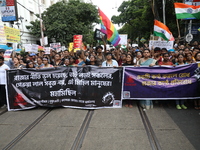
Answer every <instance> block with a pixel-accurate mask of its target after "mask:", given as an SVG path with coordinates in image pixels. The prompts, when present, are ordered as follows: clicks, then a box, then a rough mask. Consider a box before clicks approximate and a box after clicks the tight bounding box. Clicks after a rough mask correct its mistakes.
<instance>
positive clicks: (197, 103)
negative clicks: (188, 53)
mask: <svg viewBox="0 0 200 150" xmlns="http://www.w3.org/2000/svg"><path fill="white" fill-rule="evenodd" d="M194 58H195V60H196V62H197V63H200V52H197V53H196V54H195V57H194ZM199 70H200V68H198V69H197V70H196V71H195V74H197V75H196V77H197V79H198V84H199V86H198V87H200V78H199V77H200V76H199V72H200V71H199ZM198 91H200V89H198ZM194 109H197V110H198V109H200V100H199V99H195V100H194Z"/></svg>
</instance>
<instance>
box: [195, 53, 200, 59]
mask: <svg viewBox="0 0 200 150" xmlns="http://www.w3.org/2000/svg"><path fill="white" fill-rule="evenodd" d="M198 54H200V52H197V53H196V54H195V55H194V58H195V60H196V59H197V55H198Z"/></svg>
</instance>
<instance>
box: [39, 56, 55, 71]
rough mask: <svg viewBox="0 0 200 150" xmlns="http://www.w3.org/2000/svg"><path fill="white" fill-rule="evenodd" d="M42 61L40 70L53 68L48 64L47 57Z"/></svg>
mask: <svg viewBox="0 0 200 150" xmlns="http://www.w3.org/2000/svg"><path fill="white" fill-rule="evenodd" d="M42 60H43V64H44V66H42V67H41V69H42V68H51V67H53V65H51V64H49V62H48V58H47V57H44V58H43V59H42Z"/></svg>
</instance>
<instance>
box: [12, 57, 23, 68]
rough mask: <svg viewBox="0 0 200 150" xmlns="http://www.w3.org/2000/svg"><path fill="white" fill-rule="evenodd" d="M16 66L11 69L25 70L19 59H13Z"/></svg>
mask: <svg viewBox="0 0 200 150" xmlns="http://www.w3.org/2000/svg"><path fill="white" fill-rule="evenodd" d="M13 63H14V65H13V66H12V67H11V69H23V68H25V66H24V65H22V64H20V59H19V58H18V57H14V58H13Z"/></svg>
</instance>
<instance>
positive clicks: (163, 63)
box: [158, 53, 173, 66]
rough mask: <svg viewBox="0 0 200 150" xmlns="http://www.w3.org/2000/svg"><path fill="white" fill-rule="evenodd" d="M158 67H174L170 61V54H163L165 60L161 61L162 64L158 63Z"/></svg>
mask: <svg viewBox="0 0 200 150" xmlns="http://www.w3.org/2000/svg"><path fill="white" fill-rule="evenodd" d="M158 65H160V66H162V65H168V66H172V65H173V63H172V62H171V61H170V59H169V53H164V54H163V60H162V61H160V62H159V63H158Z"/></svg>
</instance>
